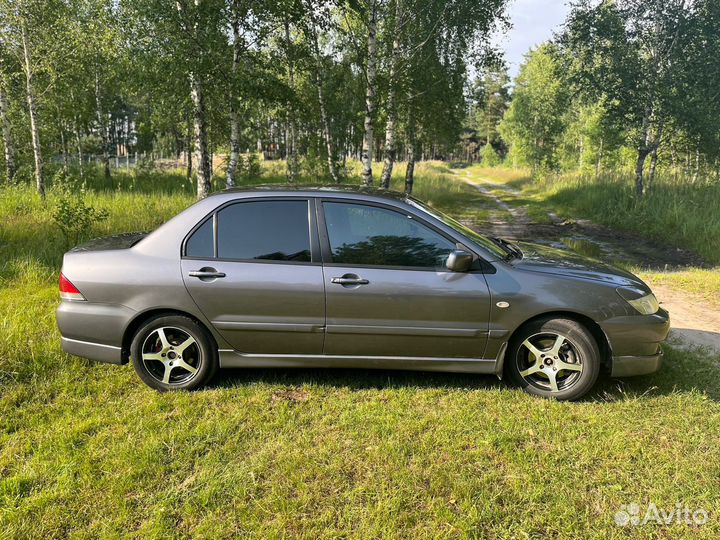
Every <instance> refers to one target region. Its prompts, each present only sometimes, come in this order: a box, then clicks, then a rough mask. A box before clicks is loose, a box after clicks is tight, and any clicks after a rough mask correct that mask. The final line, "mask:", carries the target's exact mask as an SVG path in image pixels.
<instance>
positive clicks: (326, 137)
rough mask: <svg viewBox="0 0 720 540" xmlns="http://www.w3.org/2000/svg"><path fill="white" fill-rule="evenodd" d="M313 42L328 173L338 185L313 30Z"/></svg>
mask: <svg viewBox="0 0 720 540" xmlns="http://www.w3.org/2000/svg"><path fill="white" fill-rule="evenodd" d="M312 40H313V46H314V49H315V64H316V65H315V86H316V87H317V93H318V103H319V105H320V120H321V121H322V131H323V139H324V140H325V150H326V151H327V163H328V171H329V172H330V178H332V181H333V182H335V183H336V184H339V183H340V175H339V174H338V170H337V164H336V163H335V145H334V144H333V139H332V131H331V129H330V117H329V116H328V113H327V103H326V102H325V92H324V90H323V85H324V80H323V77H322V70H323V66H322V62H321V57H320V46H319V45H318V39H317V33H316V32H315V30H314V29H313V30H312Z"/></svg>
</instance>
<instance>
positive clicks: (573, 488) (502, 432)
mask: <svg viewBox="0 0 720 540" xmlns="http://www.w3.org/2000/svg"><path fill="white" fill-rule="evenodd" d="M272 167H274V165H269V164H268V165H267V168H266V169H265V170H264V171H265V174H264V176H263V177H262V178H261V180H258V181H263V182H270V181H273V180H274V179H275V178H274V177H273V175H272V171H273V168H272ZM503 174H510V173H503ZM454 176H455V175H454V173H453V172H452V170H451V169H449V168H448V167H447V166H444V165H441V164H435V163H429V164H424V165H423V166H422V167H421V168H420V169H419V170H418V172H417V179H416V182H417V185H416V194H418V195H419V196H421V198H423V199H424V200H428V201H429V202H431V204H434V205H436V206H438V207H439V208H440V209H442V210H445V211H449V212H453V213H455V212H456V211H457V210H458V209H461V210H462V209H464V211H465V219H467V220H468V221H470V222H473V221H474V222H476V223H480V222H482V221H483V220H484V219H485V216H486V215H487V214H486V213H485V211H484V210H483V211H481V212H479V213H477V214H473V213H472V205H473V204H475V203H476V202H479V201H478V200H477V197H478V195H477V191H475V190H474V189H473V188H472V187H471V186H468V185H466V184H464V183H461V182H459V181H458V180H457V179H454ZM99 178H100V179H99V180H97V182H102V181H103V180H102V175H100V176H99ZM280 178H281V177H278V178H277V180H278V181H279V179H280ZM132 180H133V179H131V178H130V177H128V178H125V177H122V178H120V177H119V178H118V181H119V182H125V181H127V182H131V181H132ZM308 180H309V179H308ZM403 180H404V179H403V177H402V171H397V178H396V179H395V180H394V182H398V183H401V182H402V181H403ZM356 181H357V182H359V181H360V179H359V178H357V180H356ZM95 182H96V180H92V179H89V180H88V184H89V186H90V187H86V192H85V195H84V200H85V203H86V204H87V205H89V206H92V207H93V208H97V209H101V210H105V211H107V214H108V215H107V218H106V219H103V220H101V221H98V222H96V223H93V224H92V225H91V226H90V228H89V229H88V230H86V231H85V232H84V233H83V235H84V237H89V236H95V235H101V234H110V233H118V232H126V231H130V230H138V229H139V230H143V229H145V230H147V229H152V228H154V227H156V226H157V225H159V224H160V223H161V222H163V221H164V220H166V219H168V218H169V217H171V216H172V215H174V214H175V213H176V212H178V211H180V210H182V209H183V208H185V207H186V206H188V205H189V204H191V203H192V202H193V201H194V189H193V187H192V186H189V185H188V183H187V181H186V180H185V179H184V176H183V174H182V172H177V173H176V172H173V171H155V172H151V173H149V175H148V176H147V177H138V178H135V179H134V182H135V184H134V189H133V190H125V189H122V190H119V191H118V190H117V189H116V188H110V187H109V186H104V185H102V184H97V187H92V186H95V185H96V184H95ZM29 189H31V188H29V187H13V188H4V189H0V223H2V224H3V225H2V228H1V229H0V260H1V261H2V263H0V377H1V379H0V385H1V386H0V537H1V538H27V537H118V536H124V537H138V538H144V537H187V538H190V537H192V538H234V537H270V538H276V537H298V538H315V537H337V536H345V537H355V536H363V537H366V536H377V537H414V538H473V537H527V536H542V537H614V538H635V537H637V536H644V537H657V538H666V537H667V538H669V537H693V538H713V537H717V536H718V534H720V524H719V523H718V521H717V520H716V519H714V517H713V516H716V515H717V514H718V512H720V507H719V506H718V501H717V498H716V497H714V496H713V494H714V493H715V491H716V488H717V477H718V474H720V458H719V457H718V453H717V451H716V441H717V439H718V438H719V437H720V405H718V403H717V401H718V400H720V384H719V383H718V382H717V381H720V368H718V365H719V364H718V360H719V359H718V358H713V357H712V356H708V354H707V353H706V352H704V351H700V350H698V351H680V350H674V349H672V348H668V349H667V360H666V367H665V369H664V370H663V371H661V372H660V373H658V374H657V375H654V376H651V377H641V378H638V379H634V380H627V381H625V382H619V381H612V380H608V379H604V380H603V381H602V382H601V384H600V385H599V387H598V389H597V391H596V392H595V393H594V394H593V395H592V396H591V397H590V398H588V399H586V400H584V401H583V402H581V403H576V404H569V403H553V402H549V401H538V400H537V399H534V398H532V397H530V396H528V395H526V394H524V393H523V392H521V391H518V390H515V389H512V388H508V387H506V386H505V385H504V384H503V383H501V382H498V381H497V380H496V379H494V378H493V377H484V376H474V375H472V376H467V375H449V374H429V373H403V372H392V371H378V372H373V371H357V370H351V371H333V370H312V371H310V370H298V371H293V370H250V371H241V370H237V371H230V372H226V373H223V374H221V376H220V377H219V379H218V380H217V381H216V382H215V383H214V385H213V386H212V387H211V388H209V389H207V390H203V391H199V392H193V393H174V394H158V393H155V392H153V391H151V390H149V389H148V388H146V387H145V386H144V385H143V384H142V383H141V382H140V381H139V380H138V379H137V378H136V377H135V375H134V372H133V371H132V369H131V368H129V367H127V366H126V367H124V368H121V367H116V366H109V365H99V364H94V363H92V362H89V361H84V360H82V359H78V358H74V357H70V356H68V355H65V354H63V353H62V352H61V351H60V348H59V336H58V332H57V330H56V327H55V321H54V316H53V310H54V308H55V306H56V305H57V302H58V298H57V284H56V280H57V273H58V271H59V265H60V257H61V254H62V252H63V251H64V249H65V239H64V237H63V235H62V234H61V233H60V232H59V231H58V229H57V227H56V226H55V223H54V221H53V217H52V212H51V209H52V207H53V205H54V204H56V202H57V200H58V199H59V197H60V192H59V191H57V190H56V187H53V186H52V185H50V186H48V195H47V200H46V202H41V201H40V199H39V198H37V197H34V196H29V194H28V193H27V190H29ZM484 204H487V202H485V203H484ZM481 209H482V205H481ZM488 210H489V207H488ZM632 502H637V503H638V504H640V505H641V506H642V505H647V504H648V503H649V502H654V503H655V504H657V505H658V507H659V508H665V509H668V511H670V510H672V509H673V508H675V504H676V503H677V502H683V503H685V504H686V505H688V507H689V508H692V509H696V508H702V509H705V510H707V511H708V512H710V515H711V520H710V521H709V522H708V524H706V525H704V526H702V527H697V526H695V525H692V524H691V525H687V524H685V523H682V522H679V523H673V524H671V525H667V526H665V525H663V526H662V527H660V526H657V525H653V524H649V525H645V526H643V527H641V528H632V527H631V528H622V527H618V526H617V525H616V524H615V521H614V515H615V513H616V512H617V511H618V510H619V508H620V505H622V504H630V503H632Z"/></svg>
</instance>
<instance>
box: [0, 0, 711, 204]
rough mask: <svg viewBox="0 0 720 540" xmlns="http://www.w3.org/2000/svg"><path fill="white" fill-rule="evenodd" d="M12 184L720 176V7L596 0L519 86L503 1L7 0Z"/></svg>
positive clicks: (539, 52) (6, 123)
mask: <svg viewBox="0 0 720 540" xmlns="http://www.w3.org/2000/svg"><path fill="white" fill-rule="evenodd" d="M0 6H1V7H0V17H1V19H2V21H3V23H2V29H1V30H0V31H1V32H2V34H1V35H0V36H1V37H0V46H1V47H2V48H1V49H0V62H1V64H0V122H1V123H2V134H3V137H2V140H3V149H4V152H3V171H4V177H5V179H6V181H7V182H9V183H21V182H33V183H34V184H35V186H36V189H37V191H38V193H39V194H40V195H41V196H42V195H43V194H44V190H45V184H46V181H47V178H49V177H52V175H53V174H54V172H55V171H56V170H57V169H58V167H61V168H62V170H64V171H65V173H68V171H69V169H70V168H71V167H73V168H74V169H76V170H75V172H74V173H73V174H75V175H76V176H77V175H82V174H83V166H82V165H83V164H87V163H91V164H92V165H95V164H98V163H99V164H100V165H101V167H102V172H103V175H104V177H105V178H106V179H107V180H108V181H109V182H110V177H111V176H112V172H111V164H112V163H113V162H114V164H116V165H118V164H120V163H122V162H123V159H122V158H126V159H125V161H127V162H128V164H129V161H130V159H132V160H133V163H135V161H138V160H139V159H138V156H142V157H143V159H145V161H148V158H147V156H150V160H151V159H152V158H155V157H157V158H159V157H161V156H162V157H167V158H171V157H174V159H175V161H176V164H177V165H179V164H180V162H181V161H182V165H183V167H184V168H185V171H186V174H187V176H188V177H189V178H192V179H193V181H194V182H195V184H196V186H197V194H198V197H203V196H205V195H207V194H208V193H209V191H210V189H211V179H212V177H213V175H215V174H216V173H218V174H220V175H221V176H222V177H223V181H221V182H220V185H222V184H224V185H227V186H233V185H235V184H237V183H241V182H242V178H243V174H245V175H248V174H250V175H252V174H253V173H257V171H258V170H259V169H258V167H257V163H255V162H256V161H257V160H258V157H260V158H261V159H267V160H281V159H282V160H284V161H285V163H286V176H287V181H288V182H296V181H297V180H298V178H299V176H300V175H301V174H305V175H306V176H307V177H312V178H317V179H320V178H323V179H326V180H328V181H331V182H342V181H344V180H346V179H347V178H348V176H349V174H350V172H349V171H350V170H351V169H352V168H351V167H349V166H348V160H358V161H360V162H361V164H362V166H361V168H360V172H359V174H360V177H361V180H362V182H364V183H365V184H368V185H371V184H373V183H376V184H378V185H380V186H382V187H388V186H389V181H390V177H391V175H392V170H393V166H394V164H395V162H396V161H405V162H407V163H408V165H409V166H408V167H407V168H406V186H407V190H408V191H409V190H411V189H412V182H413V170H414V168H413V164H414V163H415V162H416V161H421V160H429V159H440V160H445V161H450V162H452V161H470V162H472V161H482V162H483V163H484V164H486V165H490V166H492V165H497V164H500V163H501V162H503V161H504V162H505V164H506V165H509V166H514V167H530V168H531V169H532V170H533V171H541V172H542V171H546V172H547V171H555V172H557V171H569V170H576V171H585V172H588V171H591V172H594V174H595V175H598V174H599V173H600V172H601V171H606V170H619V169H626V170H629V171H631V173H632V177H633V178H634V182H635V191H636V195H637V196H639V197H642V195H643V194H644V193H645V192H646V191H649V190H651V189H652V185H653V181H654V179H655V176H656V171H657V169H658V167H660V168H661V169H664V170H666V171H668V172H669V173H670V174H672V175H673V176H674V177H678V176H681V177H682V178H683V179H684V180H686V181H687V182H692V183H694V182H697V181H698V179H699V178H700V179H706V178H712V179H713V181H716V180H717V179H718V175H719V174H720V167H719V166H718V151H719V149H720V135H719V134H720V129H719V128H718V122H717V121H716V119H717V118H718V116H719V115H720V96H719V95H718V88H720V62H718V60H717V58H718V57H719V53H720V50H719V48H720V40H718V39H717V38H718V36H719V35H720V7H719V6H720V3H718V2H717V0H692V1H689V0H671V1H662V0H653V1H651V2H646V1H640V0H629V1H626V2H614V1H601V2H597V1H594V0H582V1H581V2H578V3H576V4H574V6H573V8H572V10H571V12H570V15H569V16H568V19H567V21H566V22H565V24H564V25H563V26H562V27H561V28H560V30H559V31H558V33H557V34H556V35H555V37H554V38H553V39H552V40H551V41H550V42H547V43H544V44H542V45H540V46H538V47H536V48H534V49H533V50H531V51H529V52H528V54H527V56H526V59H525V62H524V63H523V65H522V66H521V68H520V72H519V74H518V75H517V77H516V78H515V80H512V81H511V80H510V78H509V76H508V73H507V68H506V66H505V63H504V61H503V58H502V54H501V52H500V51H499V50H498V49H497V47H496V46H495V45H494V44H495V43H496V40H494V39H493V37H496V36H498V35H502V32H503V31H504V30H506V29H507V27H508V24H509V21H508V19H507V15H506V9H507V1H506V0H489V1H486V2H475V1H468V0H449V1H437V0H348V1H347V2H345V1H343V2H341V1H338V0H328V1H320V2H318V1H311V0H283V1H279V2H275V1H273V2H264V1H260V0H257V1H255V0H252V1H243V0H196V1H191V0H179V1H177V2H175V3H171V2H166V1H163V0H120V1H113V0H65V1H61V0H47V1H46V0H20V1H10V0H3V1H2V4H0Z"/></svg>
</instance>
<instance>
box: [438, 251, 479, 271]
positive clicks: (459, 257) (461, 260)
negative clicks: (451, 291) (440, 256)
mask: <svg viewBox="0 0 720 540" xmlns="http://www.w3.org/2000/svg"><path fill="white" fill-rule="evenodd" d="M472 263H473V256H472V254H471V253H468V252H467V251H465V250H462V249H456V250H455V251H453V252H451V253H450V255H448V258H447V262H446V263H445V266H447V268H448V270H452V271H453V272H467V271H468V270H470V267H471V266H472Z"/></svg>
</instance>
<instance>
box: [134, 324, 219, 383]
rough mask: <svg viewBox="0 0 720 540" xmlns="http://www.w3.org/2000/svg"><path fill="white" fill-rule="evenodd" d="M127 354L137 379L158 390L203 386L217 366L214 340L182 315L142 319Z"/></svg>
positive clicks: (202, 328)
mask: <svg viewBox="0 0 720 540" xmlns="http://www.w3.org/2000/svg"><path fill="white" fill-rule="evenodd" d="M130 357H131V359H132V363H133V367H134V368H135V372H136V373H137V374H138V376H139V377H140V379H141V380H142V381H143V382H144V383H145V384H147V385H148V386H150V387H151V388H154V389H156V390H159V391H161V392H166V391H172V390H194V389H196V388H199V387H202V386H204V385H206V384H207V383H208V382H209V381H210V380H211V379H212V377H213V376H214V375H215V373H216V371H217V369H218V353H217V347H216V346H215V341H214V339H213V338H212V336H211V335H210V333H209V332H208V331H207V330H206V329H205V328H204V327H203V326H202V325H200V324H198V323H197V322H196V321H194V320H193V319H191V318H189V317H185V316H182V315H160V316H158V317H154V318H152V319H150V320H148V321H147V322H145V323H144V324H143V325H142V326H141V327H140V328H138V330H137V332H135V335H134V337H133V340H132V344H131V345H130Z"/></svg>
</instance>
